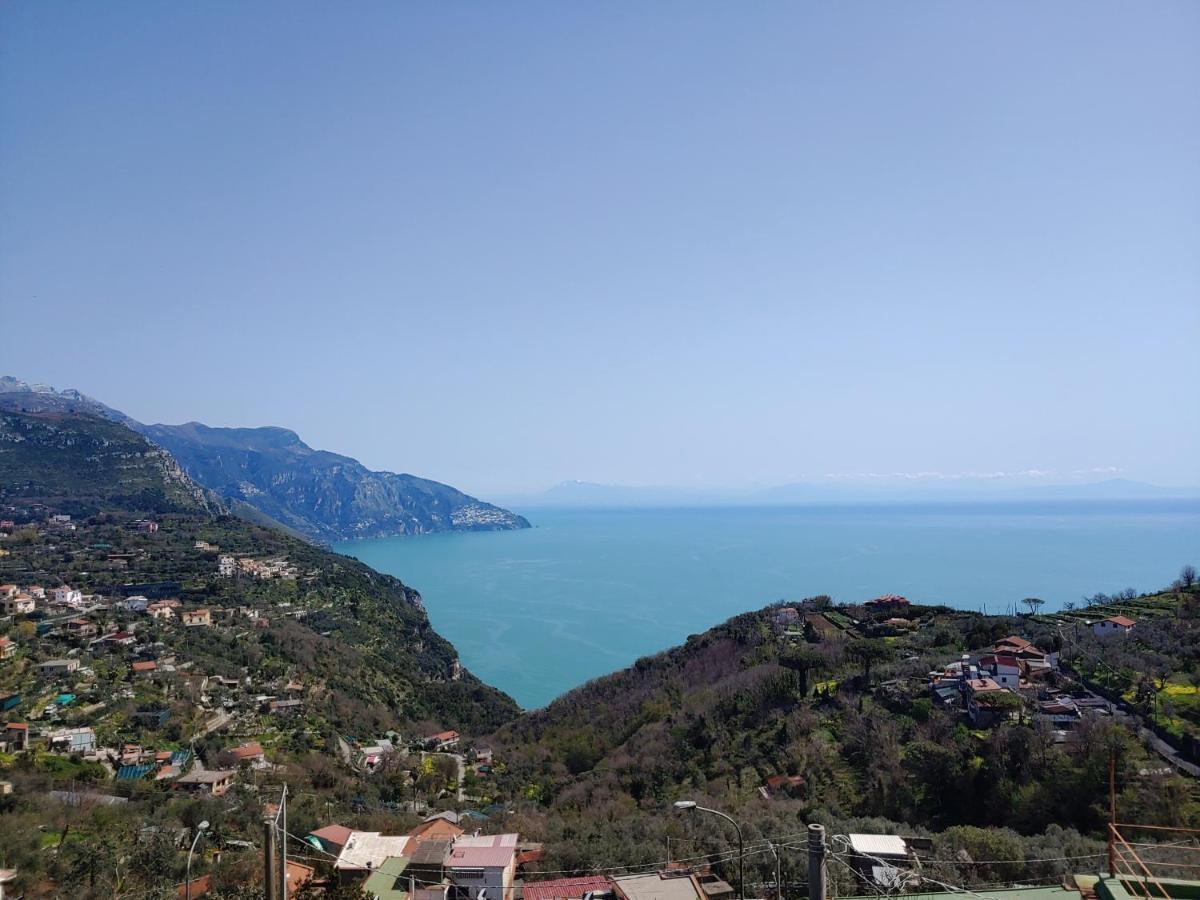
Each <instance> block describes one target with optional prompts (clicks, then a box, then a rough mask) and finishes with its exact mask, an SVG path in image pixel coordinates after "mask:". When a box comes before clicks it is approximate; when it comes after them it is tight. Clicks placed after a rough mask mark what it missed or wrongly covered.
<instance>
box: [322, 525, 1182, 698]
mask: <svg viewBox="0 0 1200 900" xmlns="http://www.w3.org/2000/svg"><path fill="white" fill-rule="evenodd" d="M524 512H525V514H526V515H527V517H528V518H529V520H530V521H531V522H532V523H533V524H534V527H533V528H532V529H530V530H528V531H509V532H494V533H482V534H438V535H424V536H420V537H407V538H387V539H383V540H374V541H355V542H351V543H345V544H340V545H338V546H337V548H336V549H337V550H338V551H340V552H342V553H346V554H349V555H351V556H356V557H358V558H359V559H361V560H362V561H363V562H366V563H367V564H369V565H371V566H373V567H374V568H376V569H379V570H380V571H383V572H388V573H390V574H393V575H396V576H397V577H399V578H401V579H402V580H403V581H404V582H405V583H406V584H409V585H411V586H413V587H415V588H416V589H417V590H419V591H420V592H421V595H422V596H423V597H424V598H425V605H426V607H427V608H428V610H429V617H430V619H431V620H432V621H433V625H434V627H435V628H436V629H437V630H438V631H439V632H440V633H441V634H443V635H444V636H445V637H447V638H448V639H449V640H451V641H452V642H453V643H454V645H455V646H456V647H457V648H458V650H459V652H460V654H461V655H462V660H463V663H464V664H465V665H466V666H467V667H468V668H470V669H471V670H472V671H473V672H474V673H475V674H476V675H478V676H479V677H480V678H482V679H483V680H485V681H487V682H489V683H490V684H493V685H495V686H496V687H499V688H501V689H503V690H505V691H507V692H508V693H509V694H511V695H512V696H513V697H515V698H516V700H517V701H518V702H519V703H520V704H521V705H522V706H525V707H527V708H532V707H537V706H543V705H545V704H546V703H548V702H549V701H550V700H552V699H553V698H554V697H556V696H558V695H559V694H561V693H562V692H564V691H566V690H568V689H570V688H572V687H575V686H576V685H578V684H581V683H582V682H584V681H587V680H588V679H589V678H594V677H595V676H597V675H603V674H605V673H607V672H611V671H613V670H614V669H618V668H621V667H624V666H626V665H628V664H630V663H631V662H633V661H634V660H635V659H637V658H638V657H639V656H644V655H646V654H648V653H653V652H656V651H658V650H662V649H664V648H666V647H670V646H672V645H674V644H677V643H680V642H681V641H683V640H684V639H685V638H686V637H687V636H688V635H689V634H693V633H695V632H698V631H703V630H704V629H706V628H709V627H710V626H712V625H715V624H717V623H719V622H722V621H724V620H725V619H727V618H729V617H730V616H732V615H735V614H736V613H739V612H744V611H746V610H750V609H757V608H759V607H761V606H765V605H766V604H768V603H772V602H774V601H776V600H780V599H799V598H801V597H806V596H811V595H813V594H829V595H831V596H832V597H833V598H834V599H835V600H838V601H846V602H853V601H860V600H866V599H869V598H871V597H874V596H877V595H879V594H881V593H898V594H904V595H906V596H907V597H908V598H909V599H911V600H914V601H920V602H927V603H946V604H949V605H952V606H957V607H962V608H965V609H974V610H978V609H983V610H985V611H988V612H1003V611H1005V610H1006V609H1007V608H1008V607H1009V606H1010V605H1011V604H1013V603H1014V602H1019V601H1020V600H1021V599H1022V598H1023V597H1029V596H1035V597H1042V598H1044V599H1045V600H1046V601H1047V603H1046V607H1045V609H1046V610H1047V611H1049V610H1053V609H1058V608H1060V607H1061V606H1062V604H1063V603H1064V602H1067V601H1072V600H1074V601H1078V600H1079V598H1080V597H1081V595H1083V594H1092V593H1095V592H1096V591H1104V592H1106V593H1110V592H1113V591H1117V590H1120V589H1122V588H1125V587H1136V588H1138V589H1139V590H1150V589H1153V588H1159V587H1162V586H1164V585H1167V584H1169V583H1170V582H1171V581H1172V580H1173V579H1174V578H1175V577H1176V575H1177V574H1178V572H1179V569H1180V567H1181V566H1182V565H1183V564H1184V563H1188V562H1192V563H1196V564H1200V501H1148V502H1116V501H1114V502H1074V503H1068V502H1063V503H1055V504H1041V503H1039V504H1017V503H1006V504H999V503H997V504H968V503H963V504H953V505H950V504H943V505H927V506H899V505H891V506H874V507H867V506H841V507H803V508H776V507H772V508H757V509H730V508H721V509H619V510H611V509H605V510H562V509H535V510H528V511H524Z"/></svg>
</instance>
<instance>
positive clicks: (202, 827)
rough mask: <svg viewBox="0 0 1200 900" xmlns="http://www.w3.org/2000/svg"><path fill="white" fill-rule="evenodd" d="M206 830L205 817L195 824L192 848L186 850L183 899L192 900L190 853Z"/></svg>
mask: <svg viewBox="0 0 1200 900" xmlns="http://www.w3.org/2000/svg"><path fill="white" fill-rule="evenodd" d="M207 830H208V819H205V820H204V821H203V822H201V823H200V824H199V825H197V826H196V836H195V837H194V838H192V849H190V850H189V851H188V858H187V875H186V876H185V878H184V881H183V885H184V886H183V896H184V900H192V854H193V853H195V852H196V844H197V843H199V842H200V838H201V836H203V834H204V832H205V831H207Z"/></svg>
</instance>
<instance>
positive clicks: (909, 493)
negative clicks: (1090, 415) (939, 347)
mask: <svg viewBox="0 0 1200 900" xmlns="http://www.w3.org/2000/svg"><path fill="white" fill-rule="evenodd" d="M1172 498H1180V499H1186V498H1200V488H1178V487H1160V486H1158V485H1153V484H1146V483H1144V482H1140V481H1131V480H1129V479H1125V478H1109V479H1105V480H1102V481H1091V482H1077V483H1066V484H1037V485H1031V484H1028V483H1019V484H1013V483H1003V482H997V481H994V480H989V479H983V478H979V479H954V480H946V481H941V482H934V483H916V484H904V483H898V482H883V483H875V484H863V483H852V482H833V483H825V484H822V483H812V482H797V483H794V484H784V485H778V486H775V487H769V488H754V489H743V490H738V489H734V488H728V489H722V488H687V487H672V486H662V485H658V486H655V485H650V486H636V485H618V484H596V483H594V482H587V481H564V482H562V483H560V484H556V485H554V486H553V487H551V488H548V489H547V490H545V491H541V492H536V493H530V494H524V495H519V496H509V497H505V498H504V502H507V503H510V504H513V505H519V506H523V507H529V508H536V507H637V506H644V507H670V506H787V505H803V504H806V503H887V502H896V503H919V502H939V501H940V502H956V501H971V500H975V501H985V500H987V501H1004V500H1010V501H1022V500H1023V501H1036V500H1152V499H1172Z"/></svg>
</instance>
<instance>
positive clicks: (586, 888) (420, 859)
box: [305, 812, 735, 900]
mask: <svg viewBox="0 0 1200 900" xmlns="http://www.w3.org/2000/svg"><path fill="white" fill-rule="evenodd" d="M464 824H469V821H468V820H466V819H465V818H463V817H460V816H459V815H458V814H456V813H453V812H441V813H436V814H434V815H432V816H430V817H428V818H427V819H426V820H425V821H424V822H422V823H421V824H420V825H418V826H417V827H416V828H414V829H412V830H411V831H409V832H407V833H406V834H396V835H390V834H382V833H380V832H375V831H355V830H353V829H350V828H346V827H344V826H342V825H336V824H333V825H326V826H325V827H323V828H318V829H316V830H315V831H313V832H311V833H310V834H308V835H307V836H306V837H305V841H307V842H308V843H309V845H310V846H311V847H312V848H313V850H314V852H316V853H320V854H323V855H325V856H326V857H328V858H329V859H330V860H331V861H332V867H333V870H334V872H335V873H336V877H337V878H338V879H339V880H340V881H344V882H352V883H355V884H358V885H360V886H361V889H362V891H363V892H364V893H365V895H366V896H368V897H374V898H378V900H518V898H523V900H584V898H588V900H731V898H732V897H733V896H734V894H735V891H734V889H733V887H732V886H731V885H729V884H728V883H727V882H725V881H722V880H721V879H719V878H717V877H716V876H715V875H713V874H712V873H711V871H709V869H708V868H707V867H704V866H702V867H686V866H683V865H681V864H675V865H668V866H667V867H666V868H664V869H663V870H662V871H659V872H652V873H649V874H638V875H617V876H613V877H609V876H607V875H584V876H576V877H571V878H555V879H535V878H534V877H533V876H535V875H536V869H537V864H538V863H539V862H540V861H541V860H542V859H543V858H544V852H543V850H542V848H541V846H540V845H539V844H533V843H528V842H524V841H522V840H521V837H520V835H518V834H515V833H511V832H510V833H506V834H488V835H484V834H479V833H478V832H470V833H469V832H468V830H467V829H465V828H464V827H463V825H464Z"/></svg>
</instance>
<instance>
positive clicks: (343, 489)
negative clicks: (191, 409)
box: [0, 376, 530, 543]
mask: <svg viewBox="0 0 1200 900" xmlns="http://www.w3.org/2000/svg"><path fill="white" fill-rule="evenodd" d="M0 409H3V410H10V411H17V412H50V411H58V412H68V413H70V412H80V413H86V414H90V415H96V416H100V417H103V418H106V419H108V420H110V421H114V422H118V423H120V424H122V425H125V426H127V427H129V428H131V429H133V430H134V431H136V432H137V433H139V434H141V435H143V436H144V437H146V438H148V439H150V440H151V441H153V442H154V443H155V444H156V445H158V446H160V447H162V448H163V449H164V450H166V451H168V452H169V453H170V454H171V455H172V456H173V457H174V458H175V459H176V460H177V461H178V463H179V464H180V465H181V466H182V468H183V469H184V471H186V472H187V473H188V474H189V475H190V476H191V477H192V478H193V479H194V480H195V481H196V482H198V483H199V484H200V485H201V486H203V487H204V488H206V489H208V490H210V491H212V492H213V493H214V494H215V495H216V496H218V497H220V498H222V499H223V500H224V501H225V502H226V503H227V504H229V505H231V506H232V507H233V508H234V509H235V510H236V509H238V508H242V506H243V505H244V506H249V507H252V508H254V509H255V510H257V511H258V513H260V514H261V515H263V516H266V517H268V518H269V519H271V520H273V521H274V522H275V523H277V524H279V525H281V526H283V527H284V528H286V529H288V530H291V531H293V532H296V533H299V534H302V535H304V536H306V537H307V538H309V539H311V540H315V541H318V542H321V543H333V542H335V541H342V540H356V539H362V538H376V537H391V536H394V535H408V534H426V533H430V532H439V531H499V530H516V529H522V528H528V527H530V525H529V521H528V520H527V519H525V518H524V517H523V516H519V515H517V514H515V513H512V512H510V511H509V510H507V509H503V508H502V507H499V506H496V505H494V504H491V503H487V502H484V501H482V500H479V499H477V498H476V497H472V496H471V495H469V494H466V493H464V492H462V491H460V490H458V489H457V488H454V487H452V486H450V485H447V484H443V483H441V482H438V481H433V480H432V479H428V478H421V477H419V476H416V475H411V474H407V473H395V472H387V471H372V470H371V469H368V468H367V467H366V466H364V465H363V464H362V463H360V462H359V461H358V460H356V459H354V458H353V457H349V456H344V455H342V454H338V453H333V452H331V451H327V450H318V449H314V448H313V447H310V446H309V445H308V444H306V443H305V442H304V441H303V440H302V439H301V438H300V435H299V434H298V433H296V432H295V431H293V430H291V429H289V428H285V427H282V426H278V425H266V426H259V427H254V428H226V427H216V426H209V425H205V424H204V423H201V422H196V421H190V422H186V423H184V424H182V425H166V424H162V423H159V424H154V425H146V424H143V423H141V422H138V421H137V420H135V419H133V418H131V417H129V416H128V415H126V414H125V413H123V412H121V411H119V410H117V409H114V408H112V407H110V406H108V405H106V404H104V403H102V402H101V401H99V400H96V399H94V398H92V397H90V396H88V395H87V394H84V393H82V392H81V391H78V390H74V389H66V390H62V391H56V390H55V389H54V388H52V387H50V386H49V385H44V384H33V385H31V384H28V383H26V382H23V381H20V380H19V379H16V378H13V377H11V376H3V377H0Z"/></svg>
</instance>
